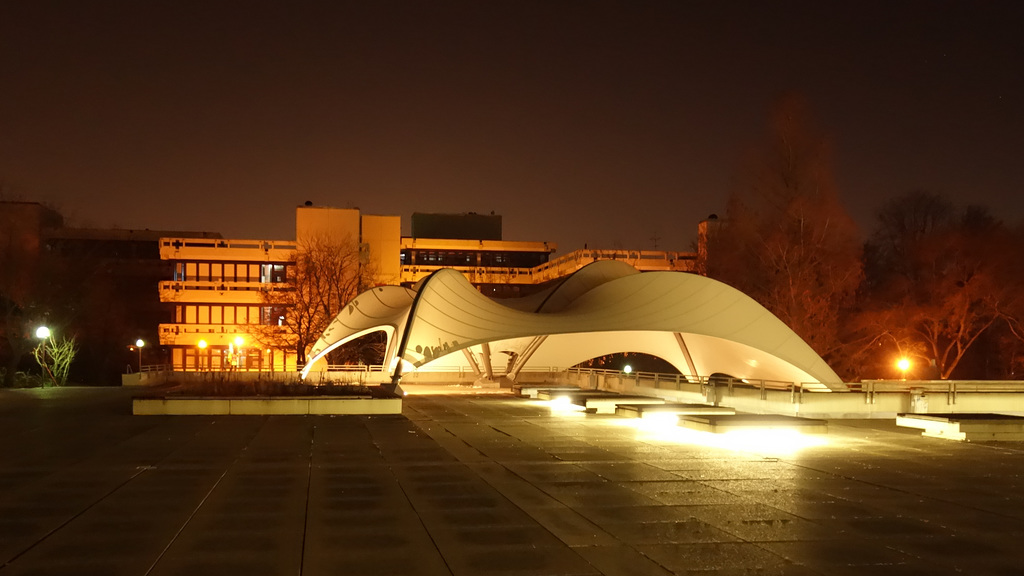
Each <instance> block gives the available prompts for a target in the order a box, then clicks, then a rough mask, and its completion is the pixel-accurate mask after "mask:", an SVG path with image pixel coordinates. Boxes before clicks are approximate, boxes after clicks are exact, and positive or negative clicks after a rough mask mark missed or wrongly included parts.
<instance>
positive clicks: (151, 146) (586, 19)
mask: <svg viewBox="0 0 1024 576" xmlns="http://www.w3.org/2000/svg"><path fill="white" fill-rule="evenodd" d="M787 91H795V92H798V93H800V94H802V95H803V96H804V97H805V98H806V100H807V101H808V102H809V103H810V105H811V107H812V109H813V110H814V112H815V114H816V119H817V122H818V124H819V125H821V126H822V127H823V128H824V129H825V130H826V132H827V133H828V134H829V135H830V137H831V140H832V143H833V145H834V149H835V168H836V175H837V180H838V183H839V188H840V191H841V194H842V196H843V199H844V202H845V203H846V205H847V207H848V208H849V209H850V211H851V213H852V214H853V215H854V217H855V218H856V219H857V220H858V222H859V223H861V225H862V226H864V227H865V228H867V227H868V226H870V224H871V222H872V212H873V211H874V210H875V209H877V208H878V207H879V206H880V205H881V203H882V202H884V200H885V199H886V198H889V197H892V196H894V195H900V194H903V193H906V192H909V191H911V190H914V189H926V190H930V191H934V192H938V193H942V194H945V195H947V196H949V197H950V198H952V199H955V200H958V201H962V202H966V201H972V202H980V203H984V204H987V205H989V206H990V207H992V208H993V209H994V211H995V212H996V213H997V214H999V215H1000V216H1002V217H1003V218H1005V219H1006V220H1008V221H1011V222H1017V221H1019V220H1020V219H1021V218H1022V217H1024V193H1022V192H1024V190H1022V184H1024V156H1022V153H1024V2H1016V1H1005V2H994V1H990V2H940V1H921V2H895V1H894V2H889V1H884V2H870V1H869V2H865V1H855V2H831V1H809V2H781V3H780V2H682V1H678V2H670V1H664V2H653V1H652V2H641V1H618V2H606V1H597V0H579V1H559V0H543V1H526V0H515V1H492V0H480V1H476V2H448V1H411V0H410V1H405V2H388V1H378V0H366V1H363V2H341V1H338V2H301V1H294V2H293V1H289V2H284V1H281V2H261V1H239V2H215V1H213V0H209V1H202V2H194V1H191V0H167V1H159V0H141V1H140V0H124V1H120V0H113V1H105V0H69V1H62V2H57V1H47V0H0V182H2V186H3V197H5V198H7V199H22V200H40V201H47V202H51V203H53V204H55V205H56V206H57V207H58V208H59V209H61V210H62V211H63V212H64V213H65V214H66V215H67V216H69V217H70V218H71V220H72V222H73V223H75V224H78V225H88V226H110V225H117V226H121V227H130V228H151V229H179V230H180V229H191V230H213V231H219V232H222V233H223V234H225V236H227V237H235V238H238V237H241V238H252V237H255V238H284V239H289V238H292V237H293V234H294V213H293V208H294V207H295V206H296V205H299V204H302V203H303V202H304V201H306V200H310V201H312V202H314V203H315V204H318V205H331V206H338V207H358V208H360V209H362V210H363V211H364V212H368V213H373V214H398V215H401V216H402V217H403V221H404V222H403V225H404V232H405V233H408V231H409V230H408V225H409V222H408V217H409V215H410V214H411V213H412V212H466V211H475V212H480V213H489V212H491V211H494V212H496V213H499V214H502V215H503V216H504V232H505V234H504V236H505V239H506V240H549V241H555V242H558V243H559V246H560V249H559V252H560V253H565V252H568V251H570V250H572V249H575V248H580V247H582V246H583V244H584V243H585V242H586V243H588V244H589V246H590V247H627V248H653V247H654V246H655V243H657V247H658V248H661V249H688V248H689V246H690V242H691V240H692V238H693V236H694V231H695V228H696V224H697V222H698V221H700V220H701V219H703V218H704V217H706V216H707V215H708V214H710V213H713V212H716V213H722V212H724V207H725V200H726V198H727V196H728V194H729V192H730V191H731V190H732V189H733V187H734V186H735V185H736V183H737V180H738V174H739V170H740V169H741V167H742V166H743V158H744V157H745V155H746V154H747V152H748V151H749V149H750V148H751V147H752V146H754V145H756V144H757V143H759V142H760V141H761V140H762V139H763V136H764V133H765V127H766V125H767V117H768V113H769V110H770V109H771V107H772V105H773V104H774V103H775V102H776V101H777V100H778V98H779V97H780V96H781V95H782V94H783V93H785V92H787ZM865 232H866V230H865Z"/></svg>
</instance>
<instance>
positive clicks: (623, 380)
mask: <svg viewBox="0 0 1024 576" xmlns="http://www.w3.org/2000/svg"><path fill="white" fill-rule="evenodd" d="M552 376H553V378H552V379H555V380H557V383H558V384H559V385H568V386H579V387H580V388H595V389H598V390H609V391H612V392H618V393H621V394H642V395H645V396H654V397H656V398H664V399H665V400H666V401H669V402H705V403H709V404H716V405H719V406H727V407H730V408H735V409H736V410H739V411H742V412H751V413H755V414H783V415H788V416H804V417H808V418H836V419H840V418H851V419H852V418H895V417H896V414H900V413H908V412H916V413H922V414H926V413H951V414H968V413H989V412H991V413H996V414H1009V415H1024V393H1013V392H957V393H956V394H951V393H947V392H934V391H932V392H921V391H914V390H909V391H903V392H896V391H887V392H874V393H869V392H803V393H802V394H801V393H799V392H795V393H794V392H791V391H787V390H764V391H763V392H762V391H761V390H759V389H756V388H748V387H743V386H734V387H733V388H732V390H729V389H728V388H727V387H725V386H719V387H711V386H707V385H701V384H693V383H690V382H686V381H685V380H683V379H676V378H674V377H672V376H666V377H659V378H658V379H657V380H655V379H652V378H649V377H643V378H641V377H636V376H626V375H624V374H604V373H596V372H579V373H577V372H564V373H561V374H558V375H552Z"/></svg>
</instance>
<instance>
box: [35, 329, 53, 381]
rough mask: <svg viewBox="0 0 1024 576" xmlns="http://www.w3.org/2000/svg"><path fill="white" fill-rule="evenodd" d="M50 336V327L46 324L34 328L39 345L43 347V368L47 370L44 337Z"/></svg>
mask: <svg viewBox="0 0 1024 576" xmlns="http://www.w3.org/2000/svg"><path fill="white" fill-rule="evenodd" d="M49 337H50V329H49V328H47V327H46V326H40V327H39V328H36V338H39V346H41V347H42V349H43V370H45V371H46V372H49V370H48V369H47V368H46V339H47V338H49Z"/></svg>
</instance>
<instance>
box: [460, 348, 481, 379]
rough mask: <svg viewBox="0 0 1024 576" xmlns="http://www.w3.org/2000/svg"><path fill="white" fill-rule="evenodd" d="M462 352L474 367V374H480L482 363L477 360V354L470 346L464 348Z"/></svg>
mask: <svg viewBox="0 0 1024 576" xmlns="http://www.w3.org/2000/svg"><path fill="white" fill-rule="evenodd" d="M462 353H463V354H464V355H465V356H466V361H468V362H469V367H470V368H472V369H473V374H476V375H477V376H480V364H479V363H477V361H476V356H475V355H474V354H473V351H472V350H470V349H469V348H463V349H462Z"/></svg>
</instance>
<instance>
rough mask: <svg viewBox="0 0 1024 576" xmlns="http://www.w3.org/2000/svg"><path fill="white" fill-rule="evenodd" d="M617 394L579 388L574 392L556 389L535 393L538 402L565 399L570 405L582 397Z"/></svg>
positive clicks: (615, 394) (615, 393)
mask: <svg viewBox="0 0 1024 576" xmlns="http://www.w3.org/2000/svg"><path fill="white" fill-rule="evenodd" d="M618 395H619V394H618V393H617V392H605V391H603V390H581V389H579V388H577V389H575V390H559V389H558V388H545V389H543V390H538V391H537V399H538V400H546V401H551V400H556V399H558V398H565V399H567V400H569V402H570V403H573V404H575V402H574V401H575V400H577V399H579V398H584V397H604V396H618Z"/></svg>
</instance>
